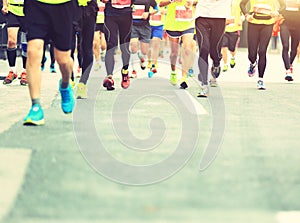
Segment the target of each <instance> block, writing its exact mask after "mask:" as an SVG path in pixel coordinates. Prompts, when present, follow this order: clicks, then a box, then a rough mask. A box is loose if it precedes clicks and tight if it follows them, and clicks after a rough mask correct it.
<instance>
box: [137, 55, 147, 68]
mask: <svg viewBox="0 0 300 223" xmlns="http://www.w3.org/2000/svg"><path fill="white" fill-rule="evenodd" d="M138 57H139V59H140V66H141V69H142V70H145V69H146V60H145V58H144V57H143V55H141V54H140V53H138Z"/></svg>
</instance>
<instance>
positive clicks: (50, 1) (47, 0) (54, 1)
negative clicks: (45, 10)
mask: <svg viewBox="0 0 300 223" xmlns="http://www.w3.org/2000/svg"><path fill="white" fill-rule="evenodd" d="M38 1H39V2H43V3H47V4H53V5H55V4H62V3H66V2H69V1H71V0H38Z"/></svg>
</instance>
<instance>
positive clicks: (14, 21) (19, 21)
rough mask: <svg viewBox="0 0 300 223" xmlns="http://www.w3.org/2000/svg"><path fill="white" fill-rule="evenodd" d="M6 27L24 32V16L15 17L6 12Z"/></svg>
mask: <svg viewBox="0 0 300 223" xmlns="http://www.w3.org/2000/svg"><path fill="white" fill-rule="evenodd" d="M6 24H7V25H6V26H7V28H9V27H19V28H20V30H21V31H23V32H25V31H26V23H25V16H17V15H15V14H13V13H11V12H8V14H7V16H6Z"/></svg>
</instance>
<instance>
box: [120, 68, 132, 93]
mask: <svg viewBox="0 0 300 223" xmlns="http://www.w3.org/2000/svg"><path fill="white" fill-rule="evenodd" d="M121 74H122V81H121V87H122V88H124V89H127V88H128V87H129V85H130V78H129V75H128V70H124V69H122V70H121Z"/></svg>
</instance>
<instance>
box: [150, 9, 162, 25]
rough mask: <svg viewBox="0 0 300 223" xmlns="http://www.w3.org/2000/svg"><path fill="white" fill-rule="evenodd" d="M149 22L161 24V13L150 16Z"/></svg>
mask: <svg viewBox="0 0 300 223" xmlns="http://www.w3.org/2000/svg"><path fill="white" fill-rule="evenodd" d="M150 22H151V23H153V24H158V23H159V24H160V23H161V13H160V12H157V13H155V14H153V15H151V16H150Z"/></svg>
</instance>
